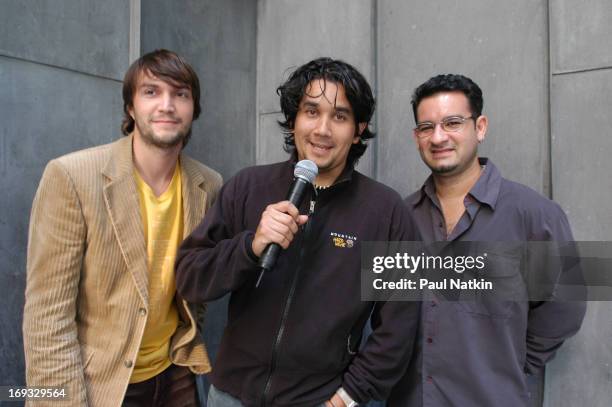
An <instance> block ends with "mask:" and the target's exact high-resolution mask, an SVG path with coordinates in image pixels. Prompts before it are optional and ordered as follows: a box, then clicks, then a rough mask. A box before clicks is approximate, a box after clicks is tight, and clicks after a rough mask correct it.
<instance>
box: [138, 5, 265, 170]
mask: <svg viewBox="0 0 612 407" xmlns="http://www.w3.org/2000/svg"><path fill="white" fill-rule="evenodd" d="M256 10H257V4H256V2H253V1H250V0H231V1H227V0H207V1H195V0H192V1H188V2H186V4H183V5H182V6H181V7H176V4H175V3H172V2H167V1H159V0H152V1H147V2H143V3H142V9H141V13H142V22H141V27H142V37H141V44H142V50H143V53H146V52H149V51H152V50H154V49H157V48H168V49H171V50H173V51H175V52H177V53H179V54H180V55H183V56H184V57H185V58H186V59H187V60H188V61H189V62H190V63H191V64H192V65H193V67H194V69H195V70H196V72H197V73H198V76H199V78H200V86H201V88H202V115H201V116H200V118H199V119H198V120H197V121H196V122H195V123H194V127H193V137H192V139H191V141H190V142H189V145H188V147H187V150H186V151H187V152H188V153H189V154H190V155H192V156H193V157H194V158H196V159H198V160H200V161H202V162H203V163H205V164H207V165H209V166H210V167H212V168H214V169H215V170H217V171H219V172H220V173H221V174H222V175H223V177H224V179H227V178H228V177H230V176H231V175H233V174H235V173H236V172H237V171H238V170H240V169H241V168H244V167H246V166H248V165H253V164H254V163H255V132H254V129H255V103H254V102H255V61H256V56H255V52H256V33H255V31H256Z"/></svg>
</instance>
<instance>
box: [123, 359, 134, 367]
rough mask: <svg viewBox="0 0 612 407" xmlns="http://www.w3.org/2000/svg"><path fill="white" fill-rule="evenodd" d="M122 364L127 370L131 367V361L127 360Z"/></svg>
mask: <svg viewBox="0 0 612 407" xmlns="http://www.w3.org/2000/svg"><path fill="white" fill-rule="evenodd" d="M123 364H124V365H125V367H127V368H128V369H129V368H130V367H132V365H133V363H132V361H131V360H129V359H128V360H126V361H125V362H123Z"/></svg>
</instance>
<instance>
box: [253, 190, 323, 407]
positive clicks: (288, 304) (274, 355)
mask: <svg viewBox="0 0 612 407" xmlns="http://www.w3.org/2000/svg"><path fill="white" fill-rule="evenodd" d="M316 195H317V194H316V191H315V196H314V197H313V198H314V200H311V201H310V207H309V209H308V222H306V225H304V234H303V235H302V243H301V245H300V257H299V260H300V261H299V263H298V264H299V266H298V268H297V270H296V271H295V275H294V276H293V281H292V282H291V288H290V289H289V295H288V296H287V301H286V302H285V308H284V309H283V316H282V318H281V323H280V327H279V328H278V332H277V334H276V340H275V341H274V348H272V358H271V361H270V371H269V373H268V378H267V379H266V386H265V387H264V393H263V397H262V399H261V406H262V407H263V406H265V405H266V398H267V397H268V393H269V392H270V387H271V386H272V374H273V373H274V370H275V368H276V361H277V358H278V350H279V348H280V343H281V340H282V339H283V334H284V333H285V323H286V322H287V317H288V316H289V308H290V307H291V303H292V302H293V295H294V294H295V289H296V287H297V281H298V277H299V275H300V271H301V270H302V260H303V259H304V247H305V245H306V243H307V242H308V235H309V234H310V229H311V226H310V225H312V216H313V215H314V210H315V205H316Z"/></svg>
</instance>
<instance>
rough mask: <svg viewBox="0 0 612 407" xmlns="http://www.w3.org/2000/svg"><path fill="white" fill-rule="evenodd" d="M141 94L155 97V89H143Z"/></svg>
mask: <svg viewBox="0 0 612 407" xmlns="http://www.w3.org/2000/svg"><path fill="white" fill-rule="evenodd" d="M142 93H143V94H145V95H146V96H153V95H155V88H144V89H143V91H142Z"/></svg>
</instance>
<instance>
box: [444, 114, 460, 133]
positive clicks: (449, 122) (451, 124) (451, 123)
mask: <svg viewBox="0 0 612 407" xmlns="http://www.w3.org/2000/svg"><path fill="white" fill-rule="evenodd" d="M442 124H443V125H444V130H446V131H457V130H461V127H462V126H463V119H462V118H460V117H449V118H448V119H445V120H444V121H443V122H442Z"/></svg>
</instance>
